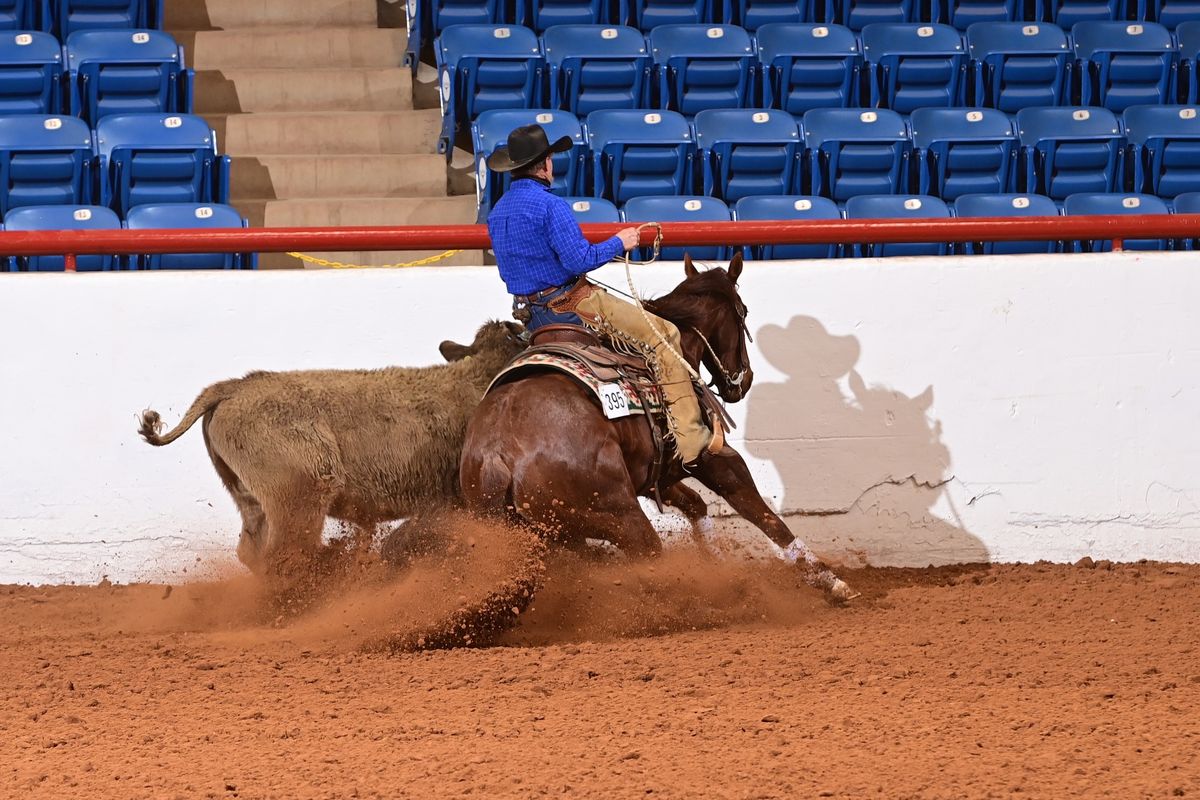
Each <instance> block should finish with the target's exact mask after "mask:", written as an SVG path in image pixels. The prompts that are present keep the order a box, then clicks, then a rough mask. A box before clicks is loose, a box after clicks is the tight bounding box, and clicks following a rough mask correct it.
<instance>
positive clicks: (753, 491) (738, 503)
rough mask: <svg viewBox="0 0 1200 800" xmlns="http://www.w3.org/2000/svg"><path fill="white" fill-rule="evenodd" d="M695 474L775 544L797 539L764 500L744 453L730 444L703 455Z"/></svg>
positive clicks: (784, 545)
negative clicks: (712, 454)
mask: <svg viewBox="0 0 1200 800" xmlns="http://www.w3.org/2000/svg"><path fill="white" fill-rule="evenodd" d="M694 474H695V477H696V479H697V480H699V481H700V482H701V483H703V484H704V485H705V486H707V487H708V488H709V489H712V490H713V491H714V492H716V493H717V494H719V495H720V496H721V498H722V499H723V500H725V502H727V503H729V505H730V506H732V507H733V510H734V511H736V512H737V513H738V514H739V515H741V517H742V518H743V519H744V520H746V521H747V522H749V523H751V524H752V525H754V527H756V528H758V529H759V530H760V531H762V532H763V533H765V534H766V535H767V536H768V538H770V540H771V541H772V542H774V543H775V544H777V545H779V546H780V547H788V546H789V545H791V544H792V542H794V541H798V540H797V539H796V537H795V536H793V535H792V532H791V531H790V530H789V529H788V526H787V523H786V522H784V521H783V520H782V519H780V518H779V515H778V514H776V513H775V512H774V511H772V510H771V507H770V506H769V505H767V502H766V501H765V500H763V497H762V495H761V494H759V492H758V487H757V486H755V485H754V477H753V476H752V475H751V474H750V468H749V467H747V466H746V462H745V461H744V460H743V459H742V456H741V454H740V453H738V452H737V451H736V450H734V449H733V448H732V447H730V446H729V445H725V448H724V449H723V450H722V451H721V454H720V456H718V457H716V458H706V459H704V460H703V461H702V462H701V464H700V467H699V468H698V469H697V470H696V471H695V473H694ZM801 546H803V544H801Z"/></svg>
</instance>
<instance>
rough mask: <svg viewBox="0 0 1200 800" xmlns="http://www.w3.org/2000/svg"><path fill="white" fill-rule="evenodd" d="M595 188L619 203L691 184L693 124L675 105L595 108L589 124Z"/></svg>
mask: <svg viewBox="0 0 1200 800" xmlns="http://www.w3.org/2000/svg"><path fill="white" fill-rule="evenodd" d="M584 132H585V134H586V135H587V140H588V147H589V148H590V149H591V151H592V180H593V185H592V194H593V195H594V196H596V197H604V198H607V199H609V200H612V201H613V202H614V203H617V204H621V203H624V202H625V201H626V200H628V199H629V198H631V197H638V196H651V195H680V194H688V193H690V192H691V190H692V180H691V175H692V164H693V160H694V141H693V139H692V130H691V126H690V125H688V122H687V120H685V119H684V118H683V117H682V116H680V115H679V114H676V113H675V112H674V111H625V110H608V111H593V112H592V113H591V114H588V116H587V121H586V123H585V125H584Z"/></svg>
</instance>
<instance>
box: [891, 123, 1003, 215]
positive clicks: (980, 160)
mask: <svg viewBox="0 0 1200 800" xmlns="http://www.w3.org/2000/svg"><path fill="white" fill-rule="evenodd" d="M909 126H910V127H911V129H912V140H913V151H914V152H913V160H914V162H915V163H916V164H918V165H919V166H920V173H919V183H918V185H917V191H918V192H920V193H921V194H932V195H936V196H937V197H941V198H942V199H944V200H953V199H954V198H956V197H958V196H959V195H963V194H972V193H976V194H978V193H989V192H991V193H994V192H1007V191H1008V189H1009V186H1010V185H1011V184H1012V170H1013V167H1014V166H1015V164H1016V156H1017V132H1016V130H1015V129H1014V128H1013V123H1012V120H1011V119H1010V118H1009V116H1008V115H1007V114H1005V113H1004V112H1003V111H997V110H995V109H994V108H971V109H967V108H919V109H917V110H916V111H914V112H913V113H912V115H911V116H910V117H909Z"/></svg>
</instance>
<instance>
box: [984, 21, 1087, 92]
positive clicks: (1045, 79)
mask: <svg viewBox="0 0 1200 800" xmlns="http://www.w3.org/2000/svg"><path fill="white" fill-rule="evenodd" d="M1070 50H1071V45H1070V43H1069V42H1068V40H1067V34H1066V33H1064V32H1063V30H1062V28H1060V27H1058V26H1057V25H1051V24H1048V23H1045V22H980V23H978V24H975V25H972V26H971V27H969V28H968V29H967V52H968V53H969V54H970V57H971V61H970V68H969V76H968V86H967V92H966V100H967V104H968V105H976V106H988V107H989V108H997V109H999V110H1001V111H1003V112H1005V113H1006V114H1015V113H1016V112H1018V111H1020V110H1021V109H1022V108H1032V107H1035V106H1056V105H1058V104H1060V103H1061V102H1062V100H1063V91H1064V87H1065V86H1066V69H1067V56H1068V54H1069V53H1070Z"/></svg>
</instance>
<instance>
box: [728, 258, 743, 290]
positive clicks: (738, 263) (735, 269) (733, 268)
mask: <svg viewBox="0 0 1200 800" xmlns="http://www.w3.org/2000/svg"><path fill="white" fill-rule="evenodd" d="M740 277H742V251H741V250H738V251H737V252H736V253H734V254H733V258H732V259H730V261H729V280H731V281H733V282H734V283H737V282H738V278H740Z"/></svg>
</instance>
